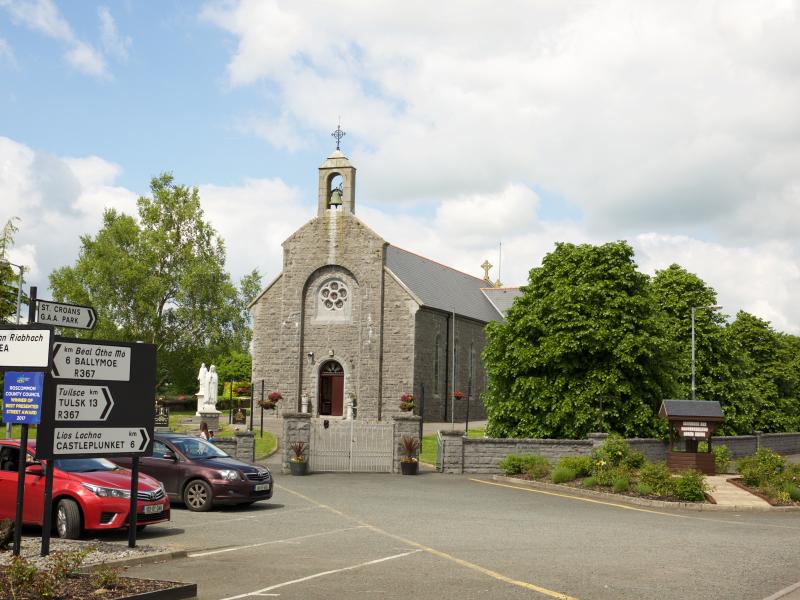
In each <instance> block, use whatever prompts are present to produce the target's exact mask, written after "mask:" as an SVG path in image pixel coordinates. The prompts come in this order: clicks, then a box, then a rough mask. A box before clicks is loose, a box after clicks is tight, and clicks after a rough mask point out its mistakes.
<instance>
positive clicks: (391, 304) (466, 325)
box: [251, 151, 488, 421]
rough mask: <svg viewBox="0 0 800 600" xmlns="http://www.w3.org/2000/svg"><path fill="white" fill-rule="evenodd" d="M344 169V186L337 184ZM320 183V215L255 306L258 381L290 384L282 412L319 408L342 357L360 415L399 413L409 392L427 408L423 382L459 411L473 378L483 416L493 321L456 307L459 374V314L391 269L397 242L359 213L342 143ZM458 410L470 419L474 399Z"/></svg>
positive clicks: (445, 410)
mask: <svg viewBox="0 0 800 600" xmlns="http://www.w3.org/2000/svg"><path fill="white" fill-rule="evenodd" d="M339 177H341V178H342V179H343V181H342V186H341V188H338V187H332V186H334V182H335V181H337V180H338V178H339ZM319 186H320V187H319V197H318V213H317V216H316V217H315V218H313V219H311V220H310V221H309V222H308V223H306V224H305V225H304V226H302V227H301V228H300V229H299V230H297V231H296V232H295V233H294V234H292V235H291V236H290V237H289V238H288V239H287V240H286V241H285V242H284V243H283V271H282V272H281V274H280V275H279V276H278V277H277V278H276V279H275V280H274V281H273V282H272V283H271V284H270V285H269V286H268V287H267V288H266V289H265V290H264V291H263V292H262V293H261V295H260V296H259V297H258V298H257V299H256V301H255V302H254V303H253V305H252V306H251V312H252V316H253V373H252V379H253V381H254V382H255V385H256V388H257V389H259V390H260V387H261V381H263V382H264V387H265V389H266V393H267V394H268V393H269V392H271V391H279V392H281V394H282V395H283V400H282V401H281V403H280V404H279V405H278V411H279V412H280V413H286V412H295V411H301V410H302V406H303V398H307V400H308V410H309V412H310V414H312V415H314V416H317V415H319V414H320V398H319V396H320V384H321V379H322V375H321V372H322V371H324V370H325V369H327V368H330V366H331V365H332V364H333V363H330V362H329V361H335V363H336V365H335V368H337V369H338V368H339V367H340V368H341V371H343V373H344V378H343V381H344V383H343V386H344V390H343V395H344V403H345V405H346V404H347V403H348V402H349V401H351V400H352V401H354V402H355V403H356V404H357V418H358V419H364V420H385V419H389V418H391V417H393V416H395V415H400V414H401V411H400V408H399V404H400V396H401V395H402V394H404V393H409V392H413V393H414V394H416V395H417V398H418V402H417V406H418V408H417V412H419V405H420V399H421V396H422V391H423V387H424V390H425V414H424V417H425V420H427V421H431V420H449V419H450V418H451V416H452V415H451V414H450V402H449V400H450V395H451V393H452V390H453V389H457V390H460V391H462V392H463V393H464V394H466V393H467V391H468V387H469V381H470V377H471V378H472V382H473V383H472V399H471V402H470V418H471V419H480V418H484V417H485V410H484V408H483V404H482V402H481V400H480V394H481V393H482V392H483V391H485V389H486V382H485V373H484V369H483V363H482V361H481V358H480V355H481V352H482V350H483V346H484V343H485V339H484V332H483V327H484V325H485V323H484V322H480V321H476V320H475V319H470V318H465V317H463V316H461V315H458V314H457V315H455V341H456V345H455V355H456V356H455V383H454V381H453V346H452V343H453V340H452V338H453V315H452V313H450V314H448V313H446V312H443V311H441V310H438V309H432V308H429V307H426V306H423V304H422V302H421V301H420V299H419V298H418V297H417V296H415V294H414V293H413V292H412V291H410V290H409V289H408V288H407V287H406V286H405V285H404V283H403V282H402V281H401V280H400V279H399V278H398V277H397V276H396V275H395V274H394V273H392V271H391V270H389V269H388V268H387V266H386V248H387V246H388V243H387V242H386V241H385V240H383V239H382V238H381V237H380V236H378V235H377V234H376V233H375V232H373V231H372V230H371V229H370V228H369V227H367V226H366V225H365V224H364V223H362V222H361V221H360V220H359V219H358V218H357V217H356V216H355V214H354V213H355V168H353V167H352V166H351V165H350V163H349V162H348V161H347V158H346V157H344V155H343V154H341V152H338V151H337V152H334V153H333V154H332V155H331V156H330V157H328V160H326V161H325V162H324V163H323V165H322V166H321V167H320V176H319ZM332 189H333V190H336V189H341V190H342V191H341V194H340V195H339V194H338V193H337V195H336V197H337V198H339V197H341V199H342V203H341V205H339V204H336V203H333V202H331V201H330V200H329V199H330V198H331V190H332ZM334 204H335V205H334ZM419 259H420V260H423V261H425V260H427V259H422V258H421V257H419ZM428 262H430V261H428ZM459 276H460V277H462V278H469V277H470V276H468V275H464V274H460V275H459ZM478 283H480V281H478ZM331 286H333V287H331ZM345 294H346V296H345ZM332 298H335V304H334V303H332V302H331V299H332ZM487 302H488V301H487ZM326 381H327V380H326ZM337 381H338V380H337ZM337 385H338V384H337ZM455 412H456V415H455V417H456V420H458V421H463V420H464V418H465V416H466V400H462V401H460V402H457V403H456V407H455ZM326 414H327V413H326ZM334 418H336V417H334Z"/></svg>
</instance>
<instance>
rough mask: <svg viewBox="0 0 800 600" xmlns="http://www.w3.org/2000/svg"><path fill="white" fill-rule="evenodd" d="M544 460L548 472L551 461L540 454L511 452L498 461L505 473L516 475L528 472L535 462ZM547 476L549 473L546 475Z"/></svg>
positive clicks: (539, 462)
mask: <svg viewBox="0 0 800 600" xmlns="http://www.w3.org/2000/svg"><path fill="white" fill-rule="evenodd" d="M542 462H544V463H545V464H546V465H547V472H549V471H550V463H549V462H548V461H547V459H546V458H545V457H544V456H540V455H538V454H509V455H508V456H506V457H505V458H504V459H503V460H501V461H500V462H499V463H498V466H499V467H500V470H501V471H503V474H504V475H508V476H514V475H520V474H522V473H527V472H528V468H529V467H530V466H531V465H534V464H541V463H542ZM544 476H545V477H546V476H547V473H545V475H544Z"/></svg>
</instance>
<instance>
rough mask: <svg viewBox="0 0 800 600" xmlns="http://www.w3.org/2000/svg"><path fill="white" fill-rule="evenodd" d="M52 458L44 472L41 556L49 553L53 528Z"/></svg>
mask: <svg viewBox="0 0 800 600" xmlns="http://www.w3.org/2000/svg"><path fill="white" fill-rule="evenodd" d="M54 469H55V467H54V466H53V459H52V458H51V459H50V460H48V461H47V469H46V470H45V472H44V509H43V510H42V552H41V555H42V556H47V555H48V554H50V530H51V529H52V528H53V470H54Z"/></svg>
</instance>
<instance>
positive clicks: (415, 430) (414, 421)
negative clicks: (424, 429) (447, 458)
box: [392, 415, 422, 473]
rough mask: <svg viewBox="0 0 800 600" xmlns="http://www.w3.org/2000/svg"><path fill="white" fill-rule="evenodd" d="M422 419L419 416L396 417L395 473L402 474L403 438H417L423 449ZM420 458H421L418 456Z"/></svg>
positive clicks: (393, 470)
mask: <svg viewBox="0 0 800 600" xmlns="http://www.w3.org/2000/svg"><path fill="white" fill-rule="evenodd" d="M421 420H422V419H421V418H420V417H418V416H417V415H394V416H393V417H392V421H394V466H393V468H392V472H393V473H399V472H400V459H401V458H403V455H404V450H403V437H404V436H406V437H413V438H417V439H418V440H419V443H420V449H422V440H420V439H419V423H420V421H421ZM417 458H419V456H417Z"/></svg>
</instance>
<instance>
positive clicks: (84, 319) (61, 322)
mask: <svg viewBox="0 0 800 600" xmlns="http://www.w3.org/2000/svg"><path fill="white" fill-rule="evenodd" d="M36 322H37V323H46V324H47V325H55V326H57V327H74V328H76V329H93V328H94V325H95V323H96V322H97V313H95V312H94V309H93V308H90V307H88V306H77V305H75V304H62V303H61V302H51V301H49V300H37V301H36Z"/></svg>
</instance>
